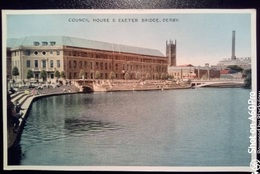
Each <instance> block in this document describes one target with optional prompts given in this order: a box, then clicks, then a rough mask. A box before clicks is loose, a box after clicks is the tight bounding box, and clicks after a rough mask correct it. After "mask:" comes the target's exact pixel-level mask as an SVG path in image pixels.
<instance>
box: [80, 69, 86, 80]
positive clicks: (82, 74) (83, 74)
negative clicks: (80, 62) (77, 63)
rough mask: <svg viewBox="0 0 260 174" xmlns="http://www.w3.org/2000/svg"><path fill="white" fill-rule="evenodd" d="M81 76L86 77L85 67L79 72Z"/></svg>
mask: <svg viewBox="0 0 260 174" xmlns="http://www.w3.org/2000/svg"><path fill="white" fill-rule="evenodd" d="M79 78H82V79H85V71H84V70H83V69H81V70H80V72H79Z"/></svg>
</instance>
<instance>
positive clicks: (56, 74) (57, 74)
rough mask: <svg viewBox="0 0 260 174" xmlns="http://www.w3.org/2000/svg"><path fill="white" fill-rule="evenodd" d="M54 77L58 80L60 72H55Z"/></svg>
mask: <svg viewBox="0 0 260 174" xmlns="http://www.w3.org/2000/svg"><path fill="white" fill-rule="evenodd" d="M54 77H56V78H57V79H58V78H60V72H59V71H58V70H56V71H55V73H54Z"/></svg>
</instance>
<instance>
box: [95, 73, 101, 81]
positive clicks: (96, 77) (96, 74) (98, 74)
mask: <svg viewBox="0 0 260 174" xmlns="http://www.w3.org/2000/svg"><path fill="white" fill-rule="evenodd" d="M95 79H100V72H99V71H96V73H95Z"/></svg>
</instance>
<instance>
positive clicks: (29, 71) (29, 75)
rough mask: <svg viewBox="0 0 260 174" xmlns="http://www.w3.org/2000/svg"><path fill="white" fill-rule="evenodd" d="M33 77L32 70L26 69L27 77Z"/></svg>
mask: <svg viewBox="0 0 260 174" xmlns="http://www.w3.org/2000/svg"><path fill="white" fill-rule="evenodd" d="M32 77H33V72H32V70H30V69H29V70H28V71H27V79H30V78H32Z"/></svg>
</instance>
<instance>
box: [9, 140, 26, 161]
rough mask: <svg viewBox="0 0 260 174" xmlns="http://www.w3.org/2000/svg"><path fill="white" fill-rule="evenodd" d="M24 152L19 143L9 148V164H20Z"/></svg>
mask: <svg viewBox="0 0 260 174" xmlns="http://www.w3.org/2000/svg"><path fill="white" fill-rule="evenodd" d="M23 156H24V154H22V148H21V145H20V144H19V143H17V144H15V145H14V146H13V147H12V148H10V149H8V165H19V164H21V160H22V158H23Z"/></svg>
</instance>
